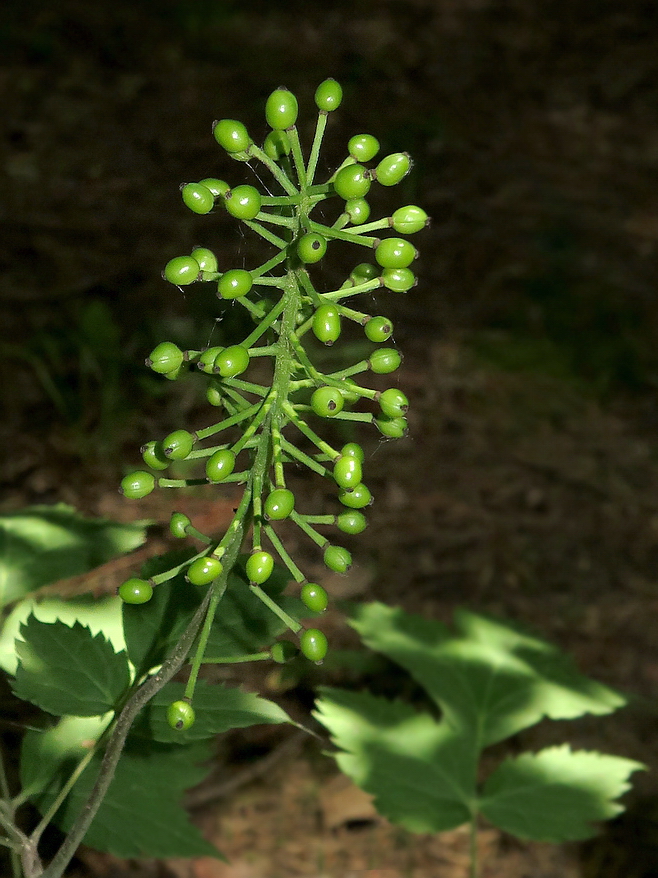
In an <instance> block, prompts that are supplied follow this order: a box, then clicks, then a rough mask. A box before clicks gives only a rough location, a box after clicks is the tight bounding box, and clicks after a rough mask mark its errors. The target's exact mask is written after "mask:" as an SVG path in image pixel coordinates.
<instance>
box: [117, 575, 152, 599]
mask: <svg viewBox="0 0 658 878" xmlns="http://www.w3.org/2000/svg"><path fill="white" fill-rule="evenodd" d="M119 597H120V598H121V600H122V601H123V602H124V603H125V604H145V603H146V602H147V601H150V600H151V598H152V597H153V586H152V585H151V583H150V582H148V581H147V580H146V579H134V578H133V579H127V580H126V581H125V582H123V583H121V585H120V586H119Z"/></svg>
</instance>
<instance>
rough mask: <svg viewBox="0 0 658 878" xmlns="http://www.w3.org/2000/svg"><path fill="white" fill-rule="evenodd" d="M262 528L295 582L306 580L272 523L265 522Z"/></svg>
mask: <svg viewBox="0 0 658 878" xmlns="http://www.w3.org/2000/svg"><path fill="white" fill-rule="evenodd" d="M264 529H265V533H266V534H267V538H268V539H269V541H270V542H271V543H272V545H273V546H274V548H275V549H276V551H277V553H278V555H279V557H280V558H281V560H282V561H283V563H284V564H285V565H286V567H287V568H288V570H289V571H290V572H291V573H292V578H293V579H294V580H295V582H306V577H305V576H304V574H303V573H302V571H301V570H300V569H299V567H298V566H297V565H296V564H295V562H294V561H293V560H292V558H291V557H290V554H289V553H288V551H287V549H286V547H285V546H284V545H283V543H282V542H281V539H280V537H279V535H278V534H277V532H276V531H275V530H274V528H273V527H272V525H271V524H266V525H265V528H264Z"/></svg>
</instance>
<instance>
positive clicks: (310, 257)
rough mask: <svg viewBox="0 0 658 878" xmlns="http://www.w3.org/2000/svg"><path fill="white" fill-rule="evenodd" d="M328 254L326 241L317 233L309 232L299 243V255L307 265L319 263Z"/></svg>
mask: <svg viewBox="0 0 658 878" xmlns="http://www.w3.org/2000/svg"><path fill="white" fill-rule="evenodd" d="M326 252H327V241H326V239H325V238H323V237H322V235H318V234H316V233H315V232H309V233H308V234H307V235H302V237H301V238H300V239H299V241H298V242H297V255H298V256H299V258H300V259H301V261H302V262H304V263H306V264H307V265H312V264H313V263H314V262H319V261H320V260H321V259H322V257H323V256H324V254H325V253H326Z"/></svg>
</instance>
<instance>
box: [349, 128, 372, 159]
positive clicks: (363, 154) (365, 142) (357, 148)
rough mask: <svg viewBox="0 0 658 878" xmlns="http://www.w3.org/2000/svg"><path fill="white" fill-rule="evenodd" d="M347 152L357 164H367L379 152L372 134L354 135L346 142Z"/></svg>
mask: <svg viewBox="0 0 658 878" xmlns="http://www.w3.org/2000/svg"><path fill="white" fill-rule="evenodd" d="M347 151H348V152H349V154H350V155H351V156H352V158H353V159H355V160H356V161H357V162H369V161H370V159H374V157H375V156H376V155H377V153H378V152H379V141H378V140H377V138H376V137H373V136H372V134H355V135H354V137H350V139H349V141H348V144H347Z"/></svg>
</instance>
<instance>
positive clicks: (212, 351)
mask: <svg viewBox="0 0 658 878" xmlns="http://www.w3.org/2000/svg"><path fill="white" fill-rule="evenodd" d="M223 350H224V348H223V347H221V346H220V345H216V346H215V347H212V348H206V349H205V351H201V354H200V355H199V359H198V360H197V362H196V367H197V369H198V370H199V371H200V372H205V374H206V375H212V374H213V370H214V368H215V360H216V359H217V354H221V352H222V351H223Z"/></svg>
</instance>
